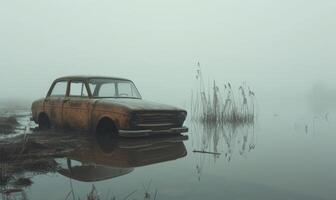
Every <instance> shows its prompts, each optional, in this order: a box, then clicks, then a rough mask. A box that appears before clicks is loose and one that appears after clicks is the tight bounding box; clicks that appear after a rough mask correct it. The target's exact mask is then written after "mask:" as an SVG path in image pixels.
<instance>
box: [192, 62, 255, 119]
mask: <svg viewBox="0 0 336 200" xmlns="http://www.w3.org/2000/svg"><path fill="white" fill-rule="evenodd" d="M197 66H198V69H197V74H196V79H197V80H198V82H199V89H198V90H197V92H196V95H194V94H192V97H191V116H192V120H196V121H199V122H201V123H203V124H207V125H223V124H235V125H242V124H252V123H254V119H255V94H254V92H253V91H252V90H251V89H250V87H247V86H246V84H243V85H241V86H239V88H238V91H237V92H236V94H235V92H234V90H233V88H232V86H231V84H230V83H229V82H228V83H225V84H224V85H223V87H222V88H221V87H219V85H218V84H217V83H216V81H215V80H214V81H213V83H212V88H210V84H209V87H208V89H205V85H204V79H203V75H202V71H201V67H200V64H199V63H198V64H197Z"/></svg>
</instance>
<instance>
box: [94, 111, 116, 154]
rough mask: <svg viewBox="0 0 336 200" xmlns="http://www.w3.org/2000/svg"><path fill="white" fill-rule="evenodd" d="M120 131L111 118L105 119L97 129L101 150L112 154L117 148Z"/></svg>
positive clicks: (97, 138)
mask: <svg viewBox="0 0 336 200" xmlns="http://www.w3.org/2000/svg"><path fill="white" fill-rule="evenodd" d="M117 136H118V129H117V128H116V126H115V125H114V123H113V121H112V120H111V119H109V118H103V119H101V120H100V122H99V123H98V126H97V129H96V140H97V143H98V145H99V146H100V148H101V150H102V151H103V152H105V153H110V152H112V151H113V150H114V149H115V148H117V143H118V139H117Z"/></svg>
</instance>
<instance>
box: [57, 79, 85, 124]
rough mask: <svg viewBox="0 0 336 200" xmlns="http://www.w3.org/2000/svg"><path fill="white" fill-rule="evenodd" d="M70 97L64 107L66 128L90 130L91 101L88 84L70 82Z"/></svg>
mask: <svg viewBox="0 0 336 200" xmlns="http://www.w3.org/2000/svg"><path fill="white" fill-rule="evenodd" d="M69 84H70V85H69V95H68V97H67V98H66V99H65V102H64V106H63V120H64V125H65V127H68V128H71V129H76V130H88V128H89V113H90V99H89V95H88V91H87V87H86V84H85V83H84V82H82V81H70V83H69Z"/></svg>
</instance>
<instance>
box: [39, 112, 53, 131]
mask: <svg viewBox="0 0 336 200" xmlns="http://www.w3.org/2000/svg"><path fill="white" fill-rule="evenodd" d="M38 125H39V129H40V130H48V129H50V127H51V125H50V121H49V118H48V116H47V115H46V114H40V116H39V120H38Z"/></svg>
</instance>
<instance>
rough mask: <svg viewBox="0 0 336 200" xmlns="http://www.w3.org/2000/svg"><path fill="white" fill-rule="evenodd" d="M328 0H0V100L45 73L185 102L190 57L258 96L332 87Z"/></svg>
mask: <svg viewBox="0 0 336 200" xmlns="http://www.w3.org/2000/svg"><path fill="white" fill-rule="evenodd" d="M335 9H336V2H335V1H331V0H330V1H328V0H324V1H313V0H283V1H269V0H254V1H237V0H234V1H233V0H231V1H195V0H193V1H180V0H171V1H165V2H162V1H154V0H150V1H122V2H114V1H92V0H85V1H83V0H80V1H79V0H77V1H68V0H58V1H18V0H11V1H2V2H1V6H0V24H1V26H0V29H1V30H0V69H1V74H0V80H1V84H0V90H1V97H0V98H1V99H13V98H24V99H28V100H33V99H35V98H39V97H42V96H44V95H45V94H46V92H47V89H48V88H49V86H50V84H51V82H52V81H53V79H55V78H57V77H60V76H66V75H81V74H84V75H108V76H117V77H126V78H130V79H132V80H133V81H134V82H135V84H136V85H137V87H138V89H139V90H140V92H141V93H142V96H143V97H144V98H145V99H151V100H155V101H160V102H167V101H168V102H171V103H173V104H178V105H184V104H185V102H186V101H187V100H188V98H189V95H190V91H191V90H192V88H193V87H194V85H195V71H196V63H197V62H200V63H201V66H202V70H203V72H204V75H205V77H206V79H209V80H212V79H216V80H217V81H218V82H222V83H224V82H226V81H230V82H232V83H233V84H234V85H235V86H237V87H238V85H239V84H241V83H242V82H246V83H247V84H248V85H250V86H251V87H252V88H253V89H254V90H255V92H256V94H257V96H258V98H259V100H260V99H261V100H265V102H266V100H269V99H278V100H286V99H291V100H294V99H298V98H299V99H300V98H302V99H305V98H307V97H308V96H309V93H310V92H311V91H312V90H314V88H316V87H315V85H319V84H322V85H325V86H326V87H328V88H330V90H332V91H335V90H334V88H335V82H334V77H335V75H336V73H335V72H336V70H335V63H336V57H335V48H336V38H335V35H336V27H335V19H336V18H335V17H336V16H335Z"/></svg>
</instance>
